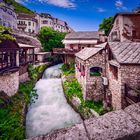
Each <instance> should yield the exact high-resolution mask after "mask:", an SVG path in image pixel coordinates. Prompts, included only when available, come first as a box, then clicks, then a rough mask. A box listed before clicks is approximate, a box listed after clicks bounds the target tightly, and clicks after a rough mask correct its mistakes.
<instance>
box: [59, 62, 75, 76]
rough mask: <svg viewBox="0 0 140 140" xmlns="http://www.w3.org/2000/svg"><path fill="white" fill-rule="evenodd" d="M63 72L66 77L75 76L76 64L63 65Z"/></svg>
mask: <svg viewBox="0 0 140 140" xmlns="http://www.w3.org/2000/svg"><path fill="white" fill-rule="evenodd" d="M61 70H62V72H63V74H64V75H66V76H70V75H75V64H74V63H70V64H63V65H62V67H61Z"/></svg>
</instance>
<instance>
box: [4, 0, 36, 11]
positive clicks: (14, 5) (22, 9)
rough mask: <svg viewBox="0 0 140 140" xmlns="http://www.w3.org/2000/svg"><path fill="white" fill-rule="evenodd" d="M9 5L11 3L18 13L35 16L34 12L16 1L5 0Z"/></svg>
mask: <svg viewBox="0 0 140 140" xmlns="http://www.w3.org/2000/svg"><path fill="white" fill-rule="evenodd" d="M5 1H6V2H7V3H11V4H12V6H13V7H14V8H15V11H16V13H25V14H34V12H33V11H31V10H30V9H28V8H27V7H25V6H23V5H22V4H20V3H18V2H16V1H15V0H5Z"/></svg>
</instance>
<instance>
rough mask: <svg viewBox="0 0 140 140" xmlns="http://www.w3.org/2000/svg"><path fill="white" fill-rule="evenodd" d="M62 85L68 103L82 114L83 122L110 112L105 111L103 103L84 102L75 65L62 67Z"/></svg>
mask: <svg viewBox="0 0 140 140" xmlns="http://www.w3.org/2000/svg"><path fill="white" fill-rule="evenodd" d="M62 83H63V89H64V93H65V96H66V99H67V101H68V103H69V104H70V105H71V106H72V107H73V108H74V109H75V111H76V112H78V113H79V114H80V116H81V117H82V118H83V120H85V119H89V118H92V117H99V116H100V115H103V114H105V113H107V112H109V110H106V109H104V107H103V102H102V101H96V102H95V101H87V100H84V98H83V93H82V88H81V86H80V84H79V83H78V81H77V79H76V78H75V68H74V64H64V65H63V66H62ZM110 111H111V110H110Z"/></svg>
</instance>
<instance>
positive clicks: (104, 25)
mask: <svg viewBox="0 0 140 140" xmlns="http://www.w3.org/2000/svg"><path fill="white" fill-rule="evenodd" d="M112 22H113V17H109V18H105V19H104V20H103V22H102V23H101V24H100V25H99V29H100V30H104V31H105V34H106V35H107V33H108V31H109V29H110V27H111V25H112Z"/></svg>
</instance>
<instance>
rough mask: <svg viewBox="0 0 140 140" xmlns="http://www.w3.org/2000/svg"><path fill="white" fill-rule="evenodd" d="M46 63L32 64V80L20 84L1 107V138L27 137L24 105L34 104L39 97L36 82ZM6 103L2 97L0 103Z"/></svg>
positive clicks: (0, 139)
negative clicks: (16, 90)
mask: <svg viewBox="0 0 140 140" xmlns="http://www.w3.org/2000/svg"><path fill="white" fill-rule="evenodd" d="M45 68H46V65H41V66H38V67H36V68H33V66H32V65H30V73H29V74H30V76H31V77H32V81H29V82H27V83H22V84H20V85H19V90H18V93H17V94H16V95H15V96H13V97H11V98H9V99H8V100H10V101H8V102H7V104H6V105H5V106H3V107H1V108H0V140H23V139H25V126H24V125H23V123H24V113H23V112H24V105H25V104H26V105H28V104H32V103H34V102H35V100H36V99H37V98H38V95H37V94H36V90H35V89H34V84H35V81H36V79H37V78H38V77H39V75H40V74H41V72H42V71H43V70H44V69H45ZM3 103H5V100H4V99H2V98H1V99H0V104H3Z"/></svg>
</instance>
